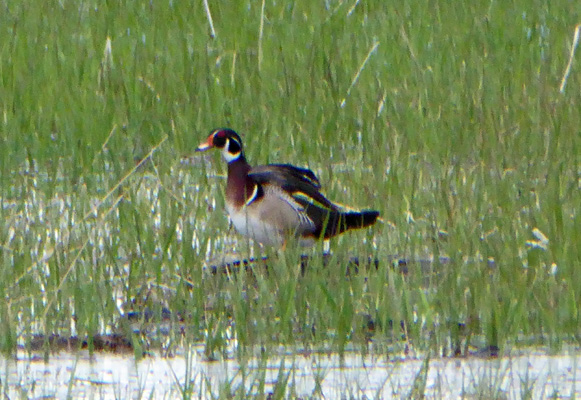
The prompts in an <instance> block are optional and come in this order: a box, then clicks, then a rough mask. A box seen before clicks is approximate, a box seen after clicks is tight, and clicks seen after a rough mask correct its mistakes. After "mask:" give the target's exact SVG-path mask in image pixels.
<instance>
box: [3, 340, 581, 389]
mask: <svg viewBox="0 0 581 400" xmlns="http://www.w3.org/2000/svg"><path fill="white" fill-rule="evenodd" d="M283 351H284V349H283ZM281 354H282V355H278V356H273V357H270V358H269V360H268V361H260V360H259V359H250V360H249V361H248V362H247V363H246V364H245V365H244V366H241V365H240V364H239V363H238V362H236V361H235V360H225V361H216V362H208V361H204V355H203V347H202V346H200V347H196V348H192V349H191V351H189V352H188V353H187V354H183V355H178V356H175V357H172V358H158V357H155V356H151V357H146V358H144V359H142V360H141V361H135V358H134V356H133V355H132V354H111V353H97V354H95V355H94V356H93V357H89V355H88V353H87V352H83V351H81V352H79V353H70V352H62V353H60V354H57V355H52V356H51V358H50V360H49V361H48V362H44V361H43V359H42V358H40V357H34V356H32V357H30V356H29V355H25V354H23V353H19V354H18V355H17V358H16V359H10V360H8V359H3V358H2V359H0V371H2V372H1V376H0V392H2V394H3V395H4V396H5V398H44V399H50V398H59V399H60V398H66V397H67V396H69V398H75V399H79V398H80V399H82V398H93V399H114V398H117V399H120V398H123V399H125V398H127V399H129V398H148V399H149V398H155V399H159V398H164V399H168V398H178V397H179V398H184V397H183V396H182V394H183V391H187V393H189V396H187V397H192V398H210V397H214V398H215V397H217V396H218V395H219V394H222V395H224V394H225V392H224V391H222V390H223V388H224V387H225V385H227V384H228V382H229V387H230V389H228V391H227V392H226V393H228V392H233V391H235V390H238V389H240V388H241V387H244V392H245V393H246V394H247V395H248V396H250V395H251V394H256V393H258V392H259V387H260V386H259V384H260V382H264V384H265V386H264V391H265V393H273V392H275V390H277V389H276V388H277V387H278V390H280V389H281V388H285V390H286V392H285V393H286V394H287V395H289V394H293V397H303V398H305V397H311V396H314V397H315V398H327V399H331V398H340V397H341V395H344V394H347V395H348V397H353V398H407V397H408V396H410V395H411V396H412V397H414V398H415V397H416V396H415V395H414V393H415V394H416V395H417V394H419V393H421V392H422V391H423V392H424V393H425V395H426V396H427V397H428V398H443V399H449V398H487V399H520V398H533V399H544V398H559V399H561V398H573V397H576V398H579V396H581V363H580V361H581V358H580V356H581V353H579V352H578V351H577V350H576V349H568V350H564V351H563V352H562V353H561V354H558V355H549V354H548V353H547V352H544V351H542V350H541V349H527V350H518V351H512V352H511V353H510V354H507V355H505V356H503V357H498V358H493V359H487V358H479V357H468V358H434V359H433V360H431V361H429V363H425V359H421V358H409V357H403V356H402V357H401V358H400V357H394V356H393V355H390V356H389V357H387V356H385V355H381V356H365V357H363V356H361V355H360V354H355V353H351V354H349V353H348V354H346V355H345V357H344V360H343V361H341V359H340V357H339V356H338V355H337V354H316V353H311V354H301V355H297V354H296V353H294V354H290V353H289V354H286V355H285V354H284V353H281ZM221 387H222V390H221V389H220V388H221Z"/></svg>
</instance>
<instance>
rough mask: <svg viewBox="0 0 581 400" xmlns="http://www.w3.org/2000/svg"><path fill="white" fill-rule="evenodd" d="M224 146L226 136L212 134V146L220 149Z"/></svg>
mask: <svg viewBox="0 0 581 400" xmlns="http://www.w3.org/2000/svg"><path fill="white" fill-rule="evenodd" d="M224 146H226V138H225V137H224V136H220V135H216V136H214V147H218V148H219V149H221V148H223V147H224Z"/></svg>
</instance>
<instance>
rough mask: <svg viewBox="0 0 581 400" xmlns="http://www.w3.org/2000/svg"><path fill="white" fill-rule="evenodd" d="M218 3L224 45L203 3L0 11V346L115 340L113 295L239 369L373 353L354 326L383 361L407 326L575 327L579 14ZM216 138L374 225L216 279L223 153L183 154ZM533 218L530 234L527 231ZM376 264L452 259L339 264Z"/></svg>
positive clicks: (453, 329)
mask: <svg viewBox="0 0 581 400" xmlns="http://www.w3.org/2000/svg"><path fill="white" fill-rule="evenodd" d="M476 3H478V2H476ZM39 4H40V3H39ZM210 9H211V12H212V17H213V21H214V25H215V29H216V37H215V38H214V39H212V38H211V37H210V35H209V25H208V20H207V17H206V14H205V11H204V8H203V5H202V2H190V3H185V2H143V3H139V2H138V3H131V2H130V3H127V4H125V3H124V2H94V3H93V2H84V3H82V4H81V5H79V3H77V2H67V1H63V2H60V3H53V2H49V3H46V4H44V3H43V4H42V6H38V5H35V6H33V5H31V4H29V3H28V2H19V1H13V2H3V4H2V13H0V27H1V28H0V112H1V119H0V219H1V220H2V221H3V224H2V225H1V226H0V298H2V299H3V301H1V302H0V318H1V321H2V323H1V324H0V348H1V349H2V351H3V352H5V353H11V352H13V351H14V350H15V347H16V345H17V344H18V343H20V344H26V343H28V341H29V340H30V339H29V338H30V337H31V335H32V334H33V333H39V332H40V333H44V334H47V335H50V334H53V333H58V334H61V335H64V336H68V335H73V334H75V335H79V336H81V337H84V336H87V335H89V336H90V335H92V334H94V333H98V332H107V331H109V330H111V329H113V328H114V327H115V326H116V325H117V324H118V320H119V317H120V310H119V305H118V302H127V303H130V302H131V301H134V300H141V299H143V297H144V296H145V297H146V301H149V302H150V303H151V305H152V306H153V307H154V308H155V307H157V311H159V310H160V307H161V306H160V305H159V304H160V303H159V302H158V301H157V300H158V299H163V300H165V301H166V302H167V304H168V306H169V308H170V309H171V310H172V311H173V312H175V313H181V314H184V315H187V318H188V321H189V323H188V325H187V328H186V330H185V333H184V336H183V338H182V337H181V336H180V335H179V334H177V333H174V335H175V337H173V339H172V340H173V341H172V342H171V343H172V346H181V344H183V343H184V342H193V341H204V342H205V343H206V349H207V350H206V353H207V356H208V357H209V358H216V357H220V356H221V355H223V354H226V353H227V351H228V348H229V347H228V344H229V343H230V340H229V339H231V338H232V337H236V339H237V347H236V349H235V351H236V354H237V356H239V357H240V358H244V357H245V356H246V355H249V354H251V353H252V351H253V349H254V346H256V345H260V346H262V347H263V348H264V349H266V350H265V351H266V354H269V351H270V350H269V349H274V348H276V347H277V346H278V345H279V344H280V343H282V344H286V345H290V346H298V347H304V348H315V349H320V348H327V349H330V350H332V351H339V352H342V351H344V350H345V349H347V348H357V349H359V348H360V349H362V350H361V351H368V347H367V346H366V343H367V341H368V339H369V335H368V332H367V329H366V326H367V323H368V319H371V320H373V321H374V323H375V331H374V334H373V346H372V347H371V348H372V350H375V351H378V352H382V351H385V352H390V351H392V350H394V347H393V346H395V348H396V349H397V348H401V347H402V346H404V342H403V341H402V340H401V338H402V330H401V329H400V321H403V322H404V323H405V329H406V332H405V333H406V335H407V341H408V342H409V343H411V344H413V346H415V348H417V349H420V350H425V349H428V348H430V347H433V346H436V347H437V348H438V349H439V350H442V349H443V348H445V347H446V346H447V343H449V342H454V341H456V340H459V341H461V339H462V337H466V336H465V335H468V336H469V337H470V340H471V341H473V343H475V344H477V345H480V346H486V345H498V346H500V347H501V348H502V347H504V346H506V345H515V344H518V343H523V342H526V343H529V342H531V341H532V342H533V343H549V344H551V345H553V346H555V347H558V346H559V345H560V344H561V343H562V342H564V341H575V340H577V338H578V337H579V336H578V335H579V330H580V329H579V328H580V322H581V321H580V318H579V310H578V305H579V304H581V274H579V273H578V269H579V267H580V264H581V262H580V261H581V248H580V246H579V240H578V238H579V235H581V231H580V227H581V224H580V221H579V216H578V210H579V209H581V196H579V185H580V184H579V182H580V181H579V179H580V177H579V174H580V171H581V169H580V158H579V154H580V149H581V136H580V135H579V132H580V126H581V125H580V122H581V117H580V115H579V109H580V107H581V104H580V93H581V92H580V91H579V90H578V89H579V83H580V79H579V77H580V75H579V73H580V72H579V71H580V70H581V69H580V66H579V65H578V64H579V62H578V60H579V55H578V54H577V56H576V59H575V62H574V64H573V69H572V72H571V74H570V76H569V78H568V81H567V87H566V90H565V92H564V93H560V92H559V84H560V81H561V78H562V74H563V71H564V69H565V66H566V64H567V61H568V57H569V51H570V46H571V43H572V35H573V30H574V26H575V24H576V23H578V22H579V13H578V12H577V11H575V10H573V12H571V11H572V10H571V7H570V3H569V2H566V1H557V2H552V3H551V4H550V5H548V4H545V3H542V2H538V3H535V4H534V6H532V7H531V4H530V2H525V1H514V2H510V3H505V2H480V3H478V4H472V3H465V4H448V3H446V2H435V3H431V4H430V6H429V7H428V6H425V5H419V4H415V3H414V2H410V1H407V2H406V1H404V2H397V3H393V4H390V3H389V2H384V1H368V2H359V3H357V2H339V1H337V2H334V1H329V2H312V1H298V2H294V3H288V2H277V3H276V4H271V3H270V2H266V5H265V10H264V20H263V21H262V23H261V2H249V1H240V2H238V3H237V4H230V3H228V4H227V3H216V2H211V4H210ZM261 26H262V27H263V28H262V29H263V31H262V35H261V32H260V27H261ZM108 38H110V49H111V52H110V55H108V54H107V51H106V48H107V39H108ZM219 126H229V127H232V128H234V129H236V130H237V131H239V132H240V133H241V134H242V135H243V140H244V143H245V146H246V153H247V157H248V158H249V160H250V162H251V163H256V164H258V163H268V162H290V163H293V164H296V165H299V166H308V167H310V168H312V169H313V170H314V171H315V172H316V173H317V175H318V176H319V177H320V179H321V182H323V185H324V192H325V193H326V194H327V195H328V196H329V197H330V198H331V199H332V200H336V201H338V202H340V203H342V204H348V205H352V206H354V207H361V208H366V207H368V208H375V209H378V210H380V212H381V215H382V218H383V220H384V223H380V224H377V226H376V227H374V228H373V229H371V230H369V231H362V232H354V233H352V234H346V235H344V236H343V237H340V238H337V239H334V240H333V241H332V242H331V249H332V252H333V262H331V263H330V266H328V267H323V264H322V261H321V260H320V259H318V258H317V257H315V260H314V261H313V262H312V264H311V266H310V268H309V269H308V271H307V272H306V274H305V275H304V276H302V275H301V274H300V269H299V268H298V264H299V261H298V258H299V257H298V256H299V254H300V252H301V250H300V249H289V250H288V251H287V252H286V253H284V254H271V256H272V257H273V259H274V260H276V261H273V262H271V263H270V270H269V273H264V272H262V271H261V270H260V269H257V270H256V272H255V275H254V277H248V276H239V277H238V278H237V279H227V277H225V276H218V277H213V276H207V275H206V274H205V273H204V271H203V266H204V263H205V262H206V261H207V260H208V259H209V258H211V257H215V256H217V255H219V254H221V253H223V252H225V251H228V250H229V249H230V247H231V245H229V244H228V242H227V241H225V240H224V238H225V236H226V234H227V233H228V222H227V219H226V216H225V211H224V204H223V203H224V201H223V194H222V193H223V186H224V183H225V182H224V181H223V180H222V179H216V178H215V174H224V173H225V166H224V165H223V163H222V162H221V160H219V157H218V155H217V154H216V155H215V158H212V160H213V161H212V162H210V163H206V162H202V160H203V159H206V158H202V157H199V158H198V160H199V161H196V162H195V163H194V165H192V166H184V165H181V164H180V157H181V156H182V155H188V154H192V153H193V150H194V148H195V147H196V146H197V145H198V144H199V143H200V142H201V141H202V140H203V139H205V137H206V135H207V134H208V132H209V131H210V130H211V129H212V128H215V127H219ZM154 149H155V151H154V152H153V157H152V161H153V162H152V163H150V164H148V166H147V167H145V168H139V169H137V170H134V167H135V165H136V162H137V161H138V160H140V159H142V158H143V157H145V156H147V155H148V154H149V153H150V152H151V151H152V150H154ZM534 229H538V230H539V231H540V232H542V233H543V234H544V235H545V236H546V237H547V238H548V239H549V241H548V243H547V244H546V245H544V248H539V247H531V246H530V245H528V244H527V241H533V240H536V239H535V236H534V234H533V232H534ZM234 237H236V236H235V235H234ZM237 247H238V249H239V250H241V251H242V254H245V253H244V251H245V249H247V246H246V244H245V242H244V241H243V240H239V241H238V246H237ZM318 250H320V248H318ZM319 252H320V251H319ZM315 254H317V252H315ZM368 254H371V255H373V256H376V257H378V258H379V259H380V260H387V257H388V256H390V255H399V256H402V257H405V258H407V259H419V258H425V257H428V256H431V255H434V256H436V257H437V256H443V255H445V256H449V257H451V258H452V261H451V262H450V263H448V264H445V265H438V264H437V263H436V264H435V265H434V269H435V271H434V273H433V274H426V273H425V271H422V270H421V268H420V266H419V265H416V264H413V265H410V267H409V268H410V274H409V275H408V276H403V275H401V274H400V273H399V272H398V270H397V269H394V268H391V266H390V264H389V263H388V262H387V261H385V262H383V263H382V264H381V267H380V269H378V270H375V269H370V270H365V269H362V270H361V271H360V273H359V274H358V275H354V276H350V277H345V274H344V271H345V268H346V261H345V260H347V259H348V257H349V256H350V255H360V256H366V255H368ZM489 259H490V260H494V262H495V267H493V268H492V267H490V266H489V265H488V262H487V260H489ZM553 265H554V266H555V267H556V268H553V267H552V266H553ZM144 293H145V295H144ZM73 319H74V323H72V322H71V321H72V320H73ZM458 323H464V324H466V328H465V329H466V331H467V332H464V333H460V332H459V329H458ZM460 336H462V337H460ZM430 338H433V339H430ZM434 343H435V344H434ZM448 351H449V349H448Z"/></svg>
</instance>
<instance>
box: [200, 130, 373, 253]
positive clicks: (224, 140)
mask: <svg viewBox="0 0 581 400" xmlns="http://www.w3.org/2000/svg"><path fill="white" fill-rule="evenodd" d="M211 148H217V149H219V150H220V151H221V152H222V158H224V160H225V161H226V162H227V163H228V179H227V182H226V209H227V210H228V214H229V215H230V218H231V220H232V223H233V224H234V227H235V228H236V230H237V231H238V232H239V233H240V234H242V235H244V236H247V237H250V238H252V239H254V240H255V241H257V242H259V243H262V244H263V245H270V246H281V245H282V246H284V245H285V244H286V239H287V238H288V237H289V236H293V235H294V236H296V237H298V238H299V243H300V244H301V245H303V246H311V245H312V244H313V243H314V240H315V239H321V238H323V239H328V238H330V237H332V236H335V235H338V234H340V233H342V232H345V231H347V230H350V229H357V228H364V227H366V226H370V225H373V224H374V223H375V221H376V220H377V218H378V217H379V212H377V211H374V210H363V211H360V212H353V211H344V210H341V209H340V208H339V207H338V206H337V205H335V204H333V203H332V202H331V201H329V200H328V199H327V198H326V197H325V196H323V194H321V192H320V191H319V189H320V188H321V184H320V183H319V180H318V179H317V177H316V176H315V174H314V173H313V172H312V171H311V170H309V169H305V168H298V167H295V166H292V165H289V164H270V165H261V166H258V167H251V166H250V165H249V164H248V162H246V158H245V157H244V151H243V148H242V140H241V139H240V136H238V134H237V133H236V132H234V131H233V130H232V129H215V130H214V131H212V133H210V136H208V139H206V141H205V142H203V143H202V144H200V145H199V146H198V148H197V149H196V151H206V150H208V149H211Z"/></svg>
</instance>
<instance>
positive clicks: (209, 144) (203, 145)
mask: <svg viewBox="0 0 581 400" xmlns="http://www.w3.org/2000/svg"><path fill="white" fill-rule="evenodd" d="M212 139H213V137H212V136H210V137H209V138H208V139H207V140H206V141H205V142H203V143H200V145H199V146H198V147H197V148H196V151H206V150H209V149H211V148H212V147H214V145H213V144H212Z"/></svg>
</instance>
